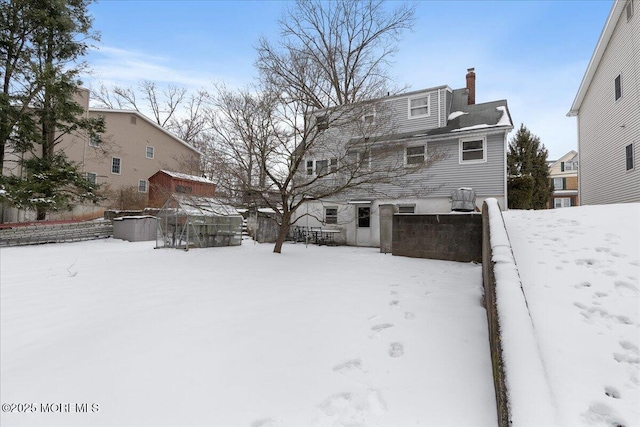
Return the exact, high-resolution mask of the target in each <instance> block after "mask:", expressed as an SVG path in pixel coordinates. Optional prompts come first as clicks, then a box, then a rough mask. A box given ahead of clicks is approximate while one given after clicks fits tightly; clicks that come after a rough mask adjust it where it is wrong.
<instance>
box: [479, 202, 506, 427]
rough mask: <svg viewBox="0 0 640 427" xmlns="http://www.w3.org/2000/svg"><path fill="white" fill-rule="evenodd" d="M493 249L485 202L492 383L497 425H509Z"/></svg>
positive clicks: (484, 244)
mask: <svg viewBox="0 0 640 427" xmlns="http://www.w3.org/2000/svg"><path fill="white" fill-rule="evenodd" d="M493 266H494V264H493V251H492V250H491V227H490V226H489V209H488V207H487V203H486V202H485V203H483V205H482V282H483V285H484V301H485V308H486V309H487V321H488V324H489V347H490V349H491V365H492V367H493V384H494V387H495V392H496V404H497V410H498V426H500V427H507V426H509V425H510V424H509V399H508V394H507V387H506V384H505V372H504V362H503V360H502V342H501V340H500V319H499V316H498V306H497V302H496V277H495V272H494V269H493Z"/></svg>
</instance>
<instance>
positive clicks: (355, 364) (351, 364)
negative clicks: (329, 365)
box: [333, 359, 362, 372]
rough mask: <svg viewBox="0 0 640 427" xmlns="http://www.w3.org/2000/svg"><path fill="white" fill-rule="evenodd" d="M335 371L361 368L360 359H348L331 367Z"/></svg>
mask: <svg viewBox="0 0 640 427" xmlns="http://www.w3.org/2000/svg"><path fill="white" fill-rule="evenodd" d="M333 370H334V371H335V372H345V371H351V370H362V360H361V359H349V360H346V361H344V362H342V363H339V364H337V365H336V366H334V367H333Z"/></svg>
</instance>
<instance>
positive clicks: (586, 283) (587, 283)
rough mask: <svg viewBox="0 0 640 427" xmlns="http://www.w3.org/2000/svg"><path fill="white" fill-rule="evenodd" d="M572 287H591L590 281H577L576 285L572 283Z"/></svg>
mask: <svg viewBox="0 0 640 427" xmlns="http://www.w3.org/2000/svg"><path fill="white" fill-rule="evenodd" d="M573 287H574V288H576V289H582V288H590V287H591V283H589V282H582V283H578V284H577V285H574V286H573Z"/></svg>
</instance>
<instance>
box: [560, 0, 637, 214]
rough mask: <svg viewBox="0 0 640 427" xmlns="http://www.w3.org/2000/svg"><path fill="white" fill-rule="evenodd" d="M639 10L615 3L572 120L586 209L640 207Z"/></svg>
mask: <svg viewBox="0 0 640 427" xmlns="http://www.w3.org/2000/svg"><path fill="white" fill-rule="evenodd" d="M639 7H640V4H639V1H638V0H618V1H615V2H614V4H613V7H612V8H611V12H610V13H609V17H608V18H607V22H606V24H605V26H604V29H603V31H602V34H601V35H600V39H599V40H598V44H597V45H596V48H595V51H594V53H593V56H592V58H591V61H590V62H589V66H588V67H587V71H586V73H585V75H584V77H583V79H582V83H581V84H580V88H579V89H578V93H577V95H576V98H575V100H574V101H573V105H572V106H571V110H570V111H569V113H568V114H567V115H568V116H576V117H577V118H578V153H579V162H580V177H579V196H580V204H581V205H594V204H607V203H626V202H640V170H639V169H640V165H639V164H638V162H639V160H640V159H639V152H640V148H639V147H638V145H639V144H640V48H639V46H640V17H639V16H638V15H639V14H640V10H638V8H639Z"/></svg>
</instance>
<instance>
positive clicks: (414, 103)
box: [409, 95, 430, 119]
mask: <svg viewBox="0 0 640 427" xmlns="http://www.w3.org/2000/svg"><path fill="white" fill-rule="evenodd" d="M429 98H430V96H429V95H423V96H416V97H414V98H409V118H410V119H414V118H417V117H426V116H428V115H429V100H430V99H429Z"/></svg>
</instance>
